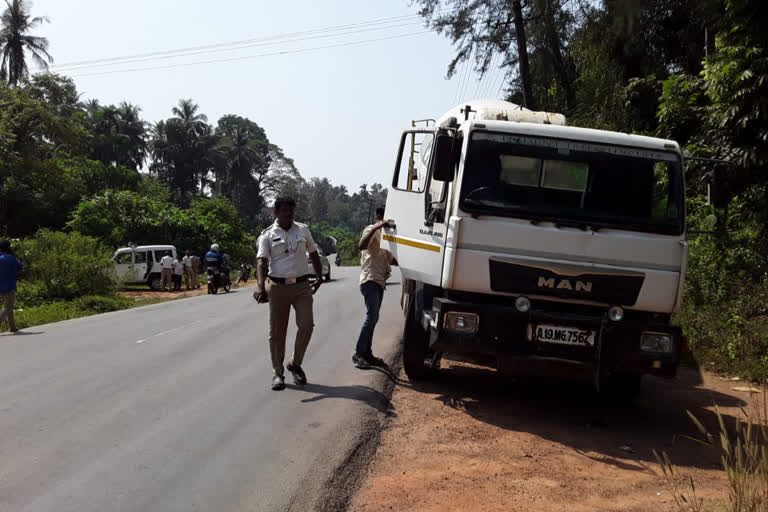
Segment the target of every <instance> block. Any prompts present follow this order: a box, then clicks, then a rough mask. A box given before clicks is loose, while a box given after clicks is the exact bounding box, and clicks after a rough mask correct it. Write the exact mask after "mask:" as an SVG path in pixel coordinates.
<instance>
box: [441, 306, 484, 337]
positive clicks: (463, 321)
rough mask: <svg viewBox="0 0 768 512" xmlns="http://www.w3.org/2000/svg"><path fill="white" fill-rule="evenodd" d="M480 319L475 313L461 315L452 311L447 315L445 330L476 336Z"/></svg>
mask: <svg viewBox="0 0 768 512" xmlns="http://www.w3.org/2000/svg"><path fill="white" fill-rule="evenodd" d="M479 323H480V318H479V317H478V316H477V315H476V314H474V313H459V312H457V311H451V312H449V313H446V314H445V317H444V319H443V328H444V329H445V330H447V331H453V332H460V333H469V334H474V333H476V332H477V326H478V324H479Z"/></svg>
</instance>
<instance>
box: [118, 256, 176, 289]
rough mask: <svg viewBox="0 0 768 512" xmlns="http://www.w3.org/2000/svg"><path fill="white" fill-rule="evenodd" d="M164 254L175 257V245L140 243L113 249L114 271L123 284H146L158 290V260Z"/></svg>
mask: <svg viewBox="0 0 768 512" xmlns="http://www.w3.org/2000/svg"><path fill="white" fill-rule="evenodd" d="M166 254H168V255H170V256H171V257H172V258H174V259H176V247H174V246H172V245H140V246H136V247H121V248H120V249H118V250H117V251H115V254H114V256H112V259H113V260H114V261H115V272H116V273H117V277H118V279H119V280H120V281H122V282H123V283H125V284H147V285H148V286H149V287H150V288H152V289H153V290H159V289H160V287H161V286H160V285H161V280H160V260H161V259H162V258H163V256H165V255H166Z"/></svg>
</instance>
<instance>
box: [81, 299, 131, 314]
mask: <svg viewBox="0 0 768 512" xmlns="http://www.w3.org/2000/svg"><path fill="white" fill-rule="evenodd" d="M74 304H75V306H77V307H78V308H80V309H82V310H85V311H90V312H93V313H109V312H110V311H119V310H121V309H127V308H130V307H133V305H134V301H132V300H130V299H126V298H124V297H120V296H118V295H115V296H112V297H106V296H101V295H86V296H85V297H80V298H79V299H76V300H75V301H74Z"/></svg>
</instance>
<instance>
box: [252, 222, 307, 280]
mask: <svg viewBox="0 0 768 512" xmlns="http://www.w3.org/2000/svg"><path fill="white" fill-rule="evenodd" d="M316 251H317V248H316V247H315V241H314V240H313V239H312V233H310V231H309V228H308V227H307V226H306V225H304V224H300V223H298V222H294V223H293V225H292V226H291V228H290V229H289V230H288V231H286V230H284V229H283V228H281V227H280V225H279V224H278V223H277V221H275V223H274V224H272V225H271V226H270V227H269V228H267V229H265V230H264V231H263V232H262V233H261V236H260V237H259V250H258V252H257V253H256V257H257V258H265V259H267V260H269V275H270V276H271V277H281V278H286V277H304V276H305V275H307V257H308V254H309V253H312V252H316Z"/></svg>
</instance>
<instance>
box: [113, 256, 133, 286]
mask: <svg viewBox="0 0 768 512" xmlns="http://www.w3.org/2000/svg"><path fill="white" fill-rule="evenodd" d="M112 259H113V260H114V261H115V273H116V274H117V277H118V279H121V280H128V281H130V280H131V279H133V274H132V273H133V258H132V252H131V250H130V249H122V250H119V251H117V252H116V253H115V255H114V256H113V257H112Z"/></svg>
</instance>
